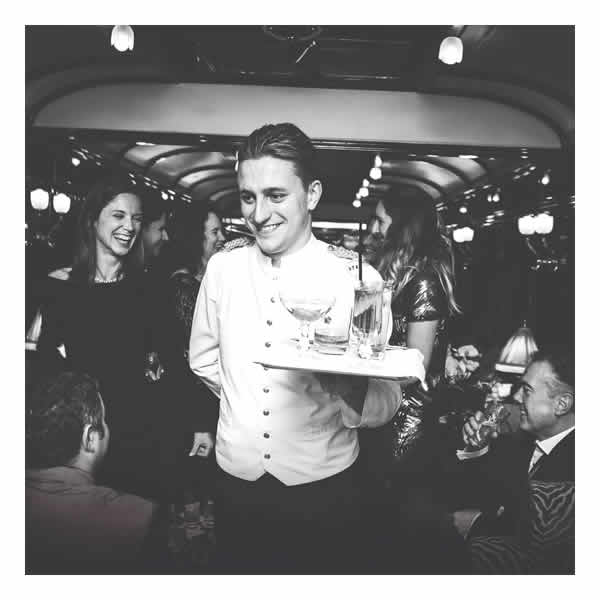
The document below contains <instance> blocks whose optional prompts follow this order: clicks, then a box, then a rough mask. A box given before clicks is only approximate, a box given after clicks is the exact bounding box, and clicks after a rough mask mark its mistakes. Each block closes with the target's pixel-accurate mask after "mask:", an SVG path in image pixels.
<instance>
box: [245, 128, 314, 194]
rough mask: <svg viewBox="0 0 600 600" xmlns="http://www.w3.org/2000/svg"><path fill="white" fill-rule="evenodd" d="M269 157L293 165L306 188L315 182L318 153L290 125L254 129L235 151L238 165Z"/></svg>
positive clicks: (310, 143) (304, 136) (306, 138)
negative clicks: (246, 161) (236, 151)
mask: <svg viewBox="0 0 600 600" xmlns="http://www.w3.org/2000/svg"><path fill="white" fill-rule="evenodd" d="M263 156H271V157H273V158H279V159H280V160H287V161H290V162H291V163H293V165H294V169H295V171H296V174H297V175H298V177H300V179H301V180H302V183H303V184H304V187H305V188H308V186H309V185H310V183H311V182H313V181H314V180H315V179H318V169H317V150H316V148H315V147H314V145H313V143H312V141H311V140H310V138H309V137H308V136H307V135H306V134H305V133H304V132H303V131H302V130H301V129H300V128H299V127H297V126H296V125H294V124H293V123H277V124H276V125H272V124H268V125H263V126H262V127H259V128H258V129H255V130H254V131H253V132H252V133H251V134H250V135H249V136H248V137H247V138H246V140H245V141H244V143H243V144H242V146H241V148H240V149H239V150H238V162H239V163H240V164H241V163H242V162H244V161H245V160H250V159H256V158H262V157H263Z"/></svg>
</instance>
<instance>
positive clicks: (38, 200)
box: [30, 188, 50, 211]
mask: <svg viewBox="0 0 600 600" xmlns="http://www.w3.org/2000/svg"><path fill="white" fill-rule="evenodd" d="M30 200H31V206H33V208H35V210H39V211H42V210H46V209H47V208H48V205H49V204H50V195H49V194H48V192H47V191H46V190H43V189H42V188H37V189H35V190H33V191H32V192H31V195H30Z"/></svg>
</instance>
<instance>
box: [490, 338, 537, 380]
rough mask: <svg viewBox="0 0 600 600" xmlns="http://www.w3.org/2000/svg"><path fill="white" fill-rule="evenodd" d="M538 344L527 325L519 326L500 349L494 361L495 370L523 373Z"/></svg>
mask: <svg viewBox="0 0 600 600" xmlns="http://www.w3.org/2000/svg"><path fill="white" fill-rule="evenodd" d="M537 350H538V346H537V344H536V343H535V340H534V339H533V333H532V331H531V329H529V327H519V329H517V331H516V332H515V333H514V334H513V335H512V336H511V337H510V339H509V340H508V342H506V344H505V345H504V348H502V350H501V351H500V358H499V359H498V362H497V363H496V371H500V372H501V373H524V372H525V369H526V368H527V365H528V364H529V362H530V361H531V356H532V354H533V353H534V352H537Z"/></svg>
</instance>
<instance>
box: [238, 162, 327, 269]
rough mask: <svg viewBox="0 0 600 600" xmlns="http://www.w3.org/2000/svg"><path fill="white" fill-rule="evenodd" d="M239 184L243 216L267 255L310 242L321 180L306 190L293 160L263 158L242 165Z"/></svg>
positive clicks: (300, 246)
mask: <svg viewBox="0 0 600 600" xmlns="http://www.w3.org/2000/svg"><path fill="white" fill-rule="evenodd" d="M238 184H239V188H240V200H241V209H242V216H243V217H244V218H245V219H246V222H247V223H248V227H249V228H250V230H251V231H252V233H254V235H255V236H256V243H257V244H258V247H259V248H260V249H261V250H262V252H263V253H264V254H266V255H267V256H270V257H271V258H278V257H281V256H284V255H286V254H290V253H292V252H295V251H296V250H299V249H300V248H302V247H303V246H304V245H305V244H306V243H307V242H308V240H309V239H310V235H311V216H310V213H311V211H312V210H314V208H315V207H316V206H317V204H318V202H319V199H320V198H321V182H320V181H313V182H312V183H310V184H309V186H308V189H307V188H305V186H304V184H303V183H302V180H301V179H300V177H298V175H297V173H296V170H295V168H294V164H293V163H292V162H291V161H288V160H281V159H279V158H273V157H272V156H262V157H261V158H256V159H250V160H245V161H243V162H242V163H240V165H239V169H238Z"/></svg>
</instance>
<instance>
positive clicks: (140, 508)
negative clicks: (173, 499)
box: [90, 485, 158, 529]
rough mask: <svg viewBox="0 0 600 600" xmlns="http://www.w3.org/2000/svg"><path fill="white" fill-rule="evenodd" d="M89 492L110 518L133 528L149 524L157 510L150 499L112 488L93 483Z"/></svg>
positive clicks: (156, 505) (154, 503)
mask: <svg viewBox="0 0 600 600" xmlns="http://www.w3.org/2000/svg"><path fill="white" fill-rule="evenodd" d="M90 493H91V494H92V495H93V496H94V498H95V500H96V502H97V503H98V504H99V505H100V506H101V507H102V508H103V509H104V511H105V513H106V514H110V515H111V517H110V518H111V519H112V520H115V521H119V522H123V523H127V524H128V526H130V527H133V528H135V527H136V526H137V527H138V528H142V529H143V528H144V527H146V526H147V525H149V524H150V522H151V521H152V519H153V518H154V515H155V513H156V511H157V510H158V504H157V503H156V502H154V501H152V500H148V499H146V498H142V497H141V496H136V495H135V494H128V493H126V492H120V491H117V490H115V489H113V488H109V487H105V486H99V485H95V486H93V487H92V488H90Z"/></svg>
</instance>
